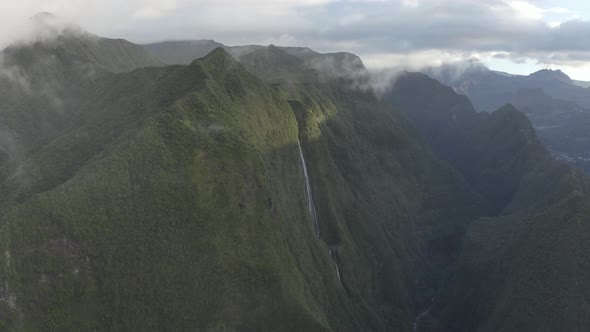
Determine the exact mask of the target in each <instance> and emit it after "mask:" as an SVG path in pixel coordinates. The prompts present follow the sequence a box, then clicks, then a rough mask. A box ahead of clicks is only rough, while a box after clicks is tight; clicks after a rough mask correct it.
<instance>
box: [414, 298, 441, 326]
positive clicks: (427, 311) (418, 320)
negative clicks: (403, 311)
mask: <svg viewBox="0 0 590 332" xmlns="http://www.w3.org/2000/svg"><path fill="white" fill-rule="evenodd" d="M435 299H436V298H435V297H433V298H432V300H431V301H430V306H429V307H428V308H426V310H424V311H423V312H422V313H420V314H419V315H418V316H416V319H414V331H418V324H420V321H421V320H422V318H424V317H426V316H427V315H428V314H430V310H432V307H433V306H434V300H435Z"/></svg>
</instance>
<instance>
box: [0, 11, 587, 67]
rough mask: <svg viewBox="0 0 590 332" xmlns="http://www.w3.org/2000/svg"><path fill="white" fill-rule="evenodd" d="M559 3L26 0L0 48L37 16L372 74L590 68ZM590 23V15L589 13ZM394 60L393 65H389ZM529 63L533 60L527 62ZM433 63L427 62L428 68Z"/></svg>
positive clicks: (141, 38)
mask: <svg viewBox="0 0 590 332" xmlns="http://www.w3.org/2000/svg"><path fill="white" fill-rule="evenodd" d="M571 6H574V7H575V6H576V2H574V1H571V2H568V1H561V2H559V3H558V2H556V1H554V0H528V1H525V0H449V1H437V0H392V1H379V0H303V1H295V0H245V1H239V2H237V1H229V0H220V1H213V0H197V1H189V0H129V1H124V2H121V1H115V0H103V1H92V0H81V1H76V2H72V1H69V0H54V1H49V2H47V1H41V0H22V1H19V2H18V3H14V2H12V3H10V4H9V3H8V2H6V3H4V4H0V28H1V29H2V31H6V32H7V33H5V34H4V35H3V36H2V37H0V38H3V39H0V44H4V45H6V43H7V42H8V40H9V39H14V38H13V37H14V35H15V34H16V35H18V34H20V35H22V34H23V33H22V31H21V29H22V24H21V23H19V22H20V21H23V20H26V19H27V18H28V17H29V16H31V15H33V14H34V13H35V12H38V11H43V10H47V11H52V12H55V13H56V14H58V16H59V17H63V18H64V19H66V20H71V21H73V22H76V23H78V24H79V25H81V26H83V27H84V28H86V29H87V30H89V31H92V32H95V33H97V34H100V35H104V36H109V37H122V38H127V39H130V40H131V41H134V42H140V43H144V42H153V41H159V40H167V39H216V40H218V41H220V42H222V43H224V44H227V45H243V44H268V41H273V43H275V44H279V45H280V44H288V45H294V44H298V45H300V46H309V47H311V48H314V49H316V50H318V51H322V52H333V51H350V52H354V53H356V54H360V55H362V56H363V59H364V60H365V62H366V63H367V65H368V66H369V67H375V68H376V67H397V66H400V65H401V64H402V63H401V62H402V61H404V62H405V63H406V64H407V66H409V67H412V66H414V63H416V62H418V61H419V60H420V61H423V62H425V63H426V64H431V63H433V62H435V61H439V62H446V61H448V60H453V59H454V58H462V59H469V58H471V57H478V56H480V57H482V58H486V57H487V58H491V57H493V56H496V57H498V58H500V57H501V58H502V59H505V60H510V61H514V62H515V63H518V62H522V61H523V59H534V60H535V61H538V62H539V63H541V64H557V65H567V66H570V67H571V66H576V65H578V64H580V63H581V62H584V61H588V60H590V43H587V40H589V38H590V22H589V21H585V20H583V19H581V17H582V16H583V15H581V14H584V13H578V12H576V11H575V10H573V9H572V8H570V7H571ZM588 14H590V13H588ZM386 61H389V64H388V65H387V66H386V65H385V64H386V63H385V62H386ZM527 61H528V60H527ZM423 64H424V63H423Z"/></svg>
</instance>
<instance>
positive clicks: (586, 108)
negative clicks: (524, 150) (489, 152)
mask: <svg viewBox="0 0 590 332" xmlns="http://www.w3.org/2000/svg"><path fill="white" fill-rule="evenodd" d="M424 72H425V73H426V74H428V75H430V76H431V77H433V78H435V79H437V80H439V81H440V82H442V83H443V84H447V85H449V86H452V87H453V88H454V89H455V91H457V92H458V93H460V94H464V95H466V96H468V97H469V99H470V100H471V101H472V103H473V105H474V107H475V108H476V109H477V110H478V111H484V112H488V111H493V110H494V109H496V108H498V107H500V106H501V105H503V104H506V103H511V104H513V105H514V106H516V107H517V108H518V109H519V110H521V111H523V112H524V113H525V114H527V116H528V117H529V118H530V119H531V121H532V123H533V125H534V126H535V129H536V130H537V132H538V134H539V138H540V139H541V140H542V141H543V142H544V143H545V144H546V145H547V146H548V147H549V149H550V150H551V151H552V152H553V154H554V155H555V156H556V157H557V158H560V159H562V160H564V161H567V162H568V163H570V164H571V165H574V166H576V167H580V168H582V169H584V170H585V171H586V172H590V131H588V130H587V129H588V128H590V127H589V126H590V88H588V84H587V82H581V81H573V80H572V79H570V78H569V77H568V76H567V75H565V74H564V73H563V72H561V71H552V70H541V71H539V72H536V73H533V74H531V75H529V76H519V75H510V76H508V75H505V74H501V73H497V72H494V71H491V70H489V69H488V68H486V67H484V66H483V65H481V64H479V63H460V64H449V65H444V66H441V67H435V68H429V69H426V70H425V71H424Z"/></svg>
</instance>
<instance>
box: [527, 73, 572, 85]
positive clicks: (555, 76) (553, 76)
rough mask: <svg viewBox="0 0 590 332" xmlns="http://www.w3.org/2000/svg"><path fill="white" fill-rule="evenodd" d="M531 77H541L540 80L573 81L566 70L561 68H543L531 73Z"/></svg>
mask: <svg viewBox="0 0 590 332" xmlns="http://www.w3.org/2000/svg"><path fill="white" fill-rule="evenodd" d="M529 77H531V78H535V79H539V80H557V81H561V82H564V83H572V84H573V81H572V79H571V78H570V77H569V76H567V75H566V74H565V73H564V72H562V71H561V70H560V69H555V70H552V69H541V70H539V71H536V72H534V73H532V74H530V75H529Z"/></svg>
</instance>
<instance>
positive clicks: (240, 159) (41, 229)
mask: <svg viewBox="0 0 590 332" xmlns="http://www.w3.org/2000/svg"><path fill="white" fill-rule="evenodd" d="M55 20H56V18H55V17H54V16H51V15H49V14H41V15H39V16H36V17H35V19H34V20H33V21H34V22H35V23H34V24H54V23H47V21H49V22H53V21H55ZM52 26H55V27H57V28H56V29H50V28H47V29H43V31H49V32H51V33H50V34H47V35H45V36H43V37H42V38H29V39H27V40H24V41H21V42H18V43H15V44H12V45H11V46H8V47H7V48H5V49H4V50H3V51H2V53H1V55H0V59H2V61H1V62H0V64H1V67H0V68H1V69H0V176H1V177H0V197H1V198H2V199H1V201H0V253H2V255H0V330H3V331H4V330H5V331H87V330H89V331H93V330H97V331H136V330H137V331H152V330H164V331H166V330H171V331H177V330H196V331H498V330H503V331H544V330H546V331H558V330H567V331H585V330H586V328H587V327H588V326H589V324H590V323H589V322H588V318H587V317H590V316H589V315H588V313H589V312H588V311H590V307H589V306H588V303H587V301H586V298H587V297H588V296H590V288H589V287H587V286H588V285H587V283H588V282H587V280H589V279H588V278H587V277H586V276H588V275H589V274H590V265H588V264H587V262H588V252H590V251H588V250H587V249H589V248H586V243H588V241H587V235H588V234H590V233H589V232H590V229H589V225H588V224H587V220H588V217H589V216H590V209H588V204H589V202H590V199H589V198H588V192H589V190H590V182H589V180H588V178H587V177H586V176H585V175H584V174H582V172H580V171H577V170H576V169H574V168H572V167H571V166H569V165H568V164H566V163H564V162H562V161H560V160H558V159H556V158H555V157H554V154H555V153H556V152H555V151H556V150H557V149H556V148H555V146H556V145H551V144H558V143H557V141H558V139H561V138H559V137H558V135H556V137H555V141H553V140H551V137H549V136H544V132H543V131H542V130H540V129H539V124H541V123H543V124H545V125H546V126H552V125H553V124H552V122H551V121H554V120H556V119H557V118H558V115H557V114H561V115H562V116H563V115H564V114H585V113H584V112H585V111H584V109H585V108H584V107H586V106H584V102H585V101H584V100H585V99H584V98H587V96H585V95H584V91H585V90H584V89H583V88H581V87H579V86H576V85H575V82H573V81H571V80H569V79H568V78H567V76H565V75H564V74H563V73H561V72H550V71H543V72H539V73H536V74H534V75H530V76H527V77H520V76H511V75H507V74H503V73H497V72H493V71H490V70H488V69H487V68H485V67H483V66H481V65H479V64H478V63H475V62H473V63H469V64H468V65H467V66H466V67H465V68H457V67H443V68H433V69H431V72H430V74H431V75H432V76H436V75H439V79H440V80H441V81H443V83H445V82H446V83H447V84H449V85H451V86H452V87H450V86H446V85H443V84H441V83H439V82H438V81H436V80H434V79H432V78H429V77H428V76H426V75H423V74H418V73H400V74H399V75H397V76H396V77H395V80H393V81H389V82H388V84H379V87H378V88H377V87H376V85H375V84H376V83H375V82H377V81H378V80H376V78H375V76H373V75H371V74H370V73H369V72H368V71H367V69H366V68H365V66H364V64H363V62H362V60H361V58H360V57H358V56H356V55H354V54H352V53H347V52H341V53H320V52H316V51H314V50H312V49H310V48H307V47H278V46H274V45H269V46H258V45H249V46H225V45H222V44H219V43H217V42H215V41H212V40H197V41H164V42H161V43H155V44H148V45H136V44H133V43H131V42H128V41H125V40H121V39H108V38H102V37H98V36H96V35H93V34H91V33H88V32H85V31H83V30H81V29H79V28H72V27H70V26H69V25H61V24H60V25H52ZM62 27H63V28H62ZM379 82H381V81H380V80H379ZM383 82H385V80H383ZM383 82H381V83H383ZM537 85H540V86H537ZM512 87H517V88H518V89H516V90H511V88H512ZM487 88H490V91H486V89H487ZM492 88H493V89H492ZM461 89H463V90H461ZM494 89H495V90H494ZM457 92H460V93H461V94H459V93H457ZM488 92H489V94H488ZM576 96H577V97H576ZM468 97H469V98H468ZM500 97H502V98H504V97H505V98H507V99H506V100H504V99H496V98H500ZM574 97H576V98H578V99H575V100H574V99H572V98H574ZM487 101H490V104H489V105H498V107H496V109H494V110H493V111H491V110H490V112H477V111H476V109H477V110H481V109H480V106H481V105H483V104H486V103H487ZM508 102H512V104H513V105H514V106H513V105H504V104H505V103H508ZM478 105H480V106H478ZM486 105H487V104H486ZM490 107H492V106H490ZM494 107H495V106H494ZM486 110H488V109H486ZM529 118H530V119H531V120H532V122H531V120H529ZM573 121H574V120H572V122H573ZM577 124H578V125H580V128H583V124H582V122H580V121H577ZM556 125H557V126H562V123H561V122H560V123H557V124H556ZM547 142H549V143H547ZM551 142H554V143H551ZM562 142H567V141H562ZM544 143H547V144H548V146H549V148H547V147H546V146H545V144H544ZM563 144H564V145H568V144H567V143H563Z"/></svg>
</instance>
